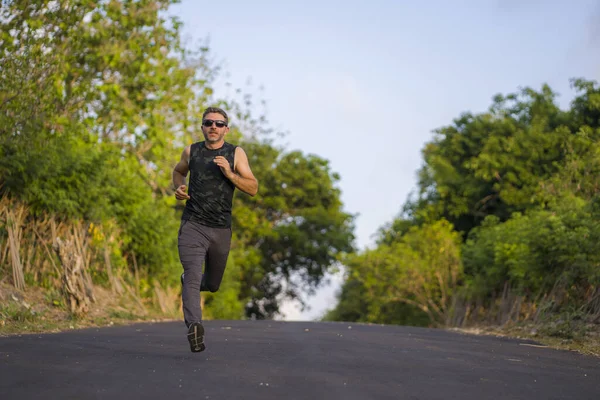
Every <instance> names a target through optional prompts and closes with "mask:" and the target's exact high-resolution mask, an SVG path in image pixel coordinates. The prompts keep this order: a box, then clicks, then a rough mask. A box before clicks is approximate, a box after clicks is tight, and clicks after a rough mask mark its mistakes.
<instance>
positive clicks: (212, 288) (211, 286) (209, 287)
mask: <svg viewBox="0 0 600 400" xmlns="http://www.w3.org/2000/svg"><path fill="white" fill-rule="evenodd" d="M206 289H207V290H208V291H209V292H211V293H215V292H216V291H218V290H219V285H215V284H210V283H209V284H207V285H206Z"/></svg>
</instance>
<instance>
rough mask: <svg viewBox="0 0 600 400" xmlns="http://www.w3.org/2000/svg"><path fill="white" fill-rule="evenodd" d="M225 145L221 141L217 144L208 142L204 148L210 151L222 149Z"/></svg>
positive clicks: (205, 142)
mask: <svg viewBox="0 0 600 400" xmlns="http://www.w3.org/2000/svg"><path fill="white" fill-rule="evenodd" d="M224 144H225V141H224V140H221V141H219V142H217V143H209V142H208V141H204V146H205V147H206V148H207V149H210V150H217V149H220V148H221V147H223V145H224Z"/></svg>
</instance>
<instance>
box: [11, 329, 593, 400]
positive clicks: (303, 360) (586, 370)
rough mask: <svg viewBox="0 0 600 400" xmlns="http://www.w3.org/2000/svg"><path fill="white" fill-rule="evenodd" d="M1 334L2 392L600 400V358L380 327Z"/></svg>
mask: <svg viewBox="0 0 600 400" xmlns="http://www.w3.org/2000/svg"><path fill="white" fill-rule="evenodd" d="M205 327H206V336H205V342H206V345H207V349H206V350H205V351H204V352H202V353H191V352H190V350H189V345H188V343H187V339H186V335H185V333H186V332H185V326H184V325H183V323H155V324H138V325H132V326H126V327H110V328H101V329H95V328H94V329H87V330H79V331H70V332H66V333H56V334H41V335H40V334H36V335H22V336H11V337H3V338H0V399H2V400H8V399H44V400H49V399H168V400H175V399H177V400H179V399H195V400H202V399H261V400H264V399H310V400H316V399H427V400H434V399H444V400H450V399H460V400H471V399H477V400H482V399H503V400H508V399H544V400H551V399H574V400H575V399H577V400H584V399H590V400H591V399H593V400H598V399H600V359H599V358H595V357H587V356H583V355H580V354H577V353H573V352H567V351H558V350H552V349H549V348H541V347H535V345H534V344H533V342H527V341H520V340H511V339H503V338H494V337H485V336H471V335H464V334H459V333H455V332H447V331H441V330H429V329H419V328H408V327H394V326H381V325H362V324H349V323H317V322H274V321H207V322H205Z"/></svg>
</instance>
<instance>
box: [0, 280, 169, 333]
mask: <svg viewBox="0 0 600 400" xmlns="http://www.w3.org/2000/svg"><path fill="white" fill-rule="evenodd" d="M94 290H95V297H96V301H95V302H93V303H92V304H91V305H90V309H89V312H88V313H86V314H85V315H81V316H74V315H72V314H71V313H70V312H69V310H68V309H67V307H66V306H65V305H64V303H63V301H62V299H61V297H60V294H59V293H56V292H55V291H53V290H52V289H44V288H40V287H30V288H27V289H26V290H24V291H21V290H17V289H15V288H14V287H12V286H10V285H7V284H5V283H1V282H0V336H8V335H14V334H30V333H51V332H61V331H66V330H71V329H82V328H89V327H101V326H112V325H125V324H132V323H136V322H144V321H147V322H157V321H173V320H175V316H173V315H167V314H165V313H162V312H161V311H160V310H155V309H152V308H151V307H143V306H142V305H140V304H136V305H135V306H133V307H132V306H131V301H130V300H129V299H127V298H126V297H122V296H115V294H114V293H112V292H111V291H109V290H106V289H103V288H100V287H96V288H95V289H94Z"/></svg>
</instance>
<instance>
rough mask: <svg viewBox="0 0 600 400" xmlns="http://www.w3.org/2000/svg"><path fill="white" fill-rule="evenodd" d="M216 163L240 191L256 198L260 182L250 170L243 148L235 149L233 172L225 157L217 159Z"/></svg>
mask: <svg viewBox="0 0 600 400" xmlns="http://www.w3.org/2000/svg"><path fill="white" fill-rule="evenodd" d="M215 162H216V163H217V165H218V166H219V167H221V171H223V174H225V176H226V177H227V179H229V180H230V181H231V182H232V183H233V184H234V185H235V187H237V188H238V189H239V190H241V191H242V192H244V193H246V194H249V195H250V196H255V195H256V193H258V181H257V180H256V178H255V177H254V174H253V173H252V170H251V169H250V165H249V163H248V156H247V155H246V152H245V151H244V150H243V149H242V148H241V147H238V148H236V149H235V163H234V166H233V169H234V170H233V171H232V170H231V168H230V167H229V162H228V161H227V160H226V159H225V158H224V157H215Z"/></svg>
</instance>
